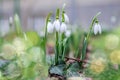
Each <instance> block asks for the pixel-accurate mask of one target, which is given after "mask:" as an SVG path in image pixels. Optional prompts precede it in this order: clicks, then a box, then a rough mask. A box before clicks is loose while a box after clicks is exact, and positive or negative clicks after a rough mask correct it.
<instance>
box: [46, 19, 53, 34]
mask: <svg viewBox="0 0 120 80" xmlns="http://www.w3.org/2000/svg"><path fill="white" fill-rule="evenodd" d="M53 31H54V26H53V24H52V23H51V20H49V21H48V24H47V32H48V33H53Z"/></svg>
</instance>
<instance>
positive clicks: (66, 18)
mask: <svg viewBox="0 0 120 80" xmlns="http://www.w3.org/2000/svg"><path fill="white" fill-rule="evenodd" d="M65 6H66V4H64V5H63V9H62V14H63V16H64V20H65V21H64V22H65V23H66V24H68V23H69V17H68V15H67V14H66V12H65V10H64V9H65Z"/></svg>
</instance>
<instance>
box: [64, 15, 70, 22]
mask: <svg viewBox="0 0 120 80" xmlns="http://www.w3.org/2000/svg"><path fill="white" fill-rule="evenodd" d="M64 18H65V23H69V17H68V16H67V14H66V13H64Z"/></svg>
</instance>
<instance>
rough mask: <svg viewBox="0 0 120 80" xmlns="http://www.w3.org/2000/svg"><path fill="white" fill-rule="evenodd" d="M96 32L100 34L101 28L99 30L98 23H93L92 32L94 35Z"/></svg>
mask: <svg viewBox="0 0 120 80" xmlns="http://www.w3.org/2000/svg"><path fill="white" fill-rule="evenodd" d="M97 33H99V34H101V33H102V30H101V26H100V24H98V23H95V25H94V34H95V35H96V34H97Z"/></svg>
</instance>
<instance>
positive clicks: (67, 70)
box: [45, 6, 102, 80]
mask: <svg viewBox="0 0 120 80" xmlns="http://www.w3.org/2000/svg"><path fill="white" fill-rule="evenodd" d="M99 14H100V13H98V14H97V15H96V16H94V18H93V20H92V23H91V25H90V28H89V31H88V32H87V34H86V35H84V38H83V42H82V49H81V53H80V54H79V53H78V51H77V50H79V48H78V49H77V50H76V51H75V57H74V58H70V57H69V56H67V55H66V46H67V41H68V39H69V38H70V33H69V36H68V35H66V34H68V33H67V31H68V30H69V27H68V24H69V17H68V16H67V14H66V12H65V6H63V8H62V10H60V9H59V8H58V9H57V10H56V17H55V20H51V15H52V13H49V14H48V16H47V19H46V27H45V41H47V35H48V34H51V33H52V34H53V33H54V34H55V49H54V50H55V57H54V59H52V60H51V65H50V67H49V70H48V72H49V76H50V77H56V78H58V79H60V80H65V79H67V78H70V77H80V76H81V75H80V73H83V72H84V67H83V65H84V64H85V63H86V61H85V59H86V49H87V46H88V42H89V39H90V35H91V33H92V31H94V34H95V35H97V34H98V33H99V34H101V32H102V31H101V26H100V24H99V21H98V19H97V16H98V15H99ZM52 21H53V22H52ZM79 55H80V56H79ZM71 61H72V62H71Z"/></svg>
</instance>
